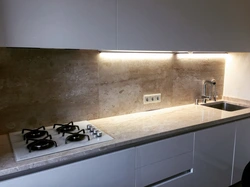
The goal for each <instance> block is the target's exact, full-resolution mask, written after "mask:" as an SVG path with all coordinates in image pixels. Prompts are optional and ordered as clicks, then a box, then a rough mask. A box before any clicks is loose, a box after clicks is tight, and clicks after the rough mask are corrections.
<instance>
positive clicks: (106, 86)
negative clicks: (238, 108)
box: [0, 48, 225, 134]
mask: <svg viewBox="0 0 250 187" xmlns="http://www.w3.org/2000/svg"><path fill="white" fill-rule="evenodd" d="M146 56H147V55H146ZM146 56H145V58H144V57H142V58H133V57H131V58H123V57H121V58H119V56H118V57H116V58H105V57H101V56H100V55H99V52H98V51H89V50H62V49H20V48H0V98H1V99H0V118H1V125H0V134H5V133H8V132H12V131H18V130H21V129H22V128H36V127H39V126H41V125H44V126H50V125H53V124H54V123H66V122H69V121H71V120H73V121H79V120H90V119H96V118H103V117H109V116H115V115H121V114H128V113H134V112H140V111H146V110H154V109H159V108H164V107H171V106H177V105H183V104H190V103H194V100H195V98H198V97H200V96H201V94H202V81H204V80H205V79H212V78H215V79H216V81H217V93H218V95H219V98H221V97H222V94H223V82H224V70H225V59H222V58H218V59H216V58H195V59H193V58H178V57H177V56H176V55H173V57H171V58H166V59H164V58H148V57H146ZM153 93H161V94H162V102H161V103H157V104H147V105H144V104H143V95H144V94H153Z"/></svg>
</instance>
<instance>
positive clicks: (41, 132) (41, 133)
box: [22, 126, 49, 140]
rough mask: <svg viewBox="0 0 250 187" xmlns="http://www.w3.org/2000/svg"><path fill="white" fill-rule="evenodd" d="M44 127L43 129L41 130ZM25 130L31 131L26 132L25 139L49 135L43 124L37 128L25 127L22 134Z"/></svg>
mask: <svg viewBox="0 0 250 187" xmlns="http://www.w3.org/2000/svg"><path fill="white" fill-rule="evenodd" d="M40 129H42V130H40ZM24 131H30V132H27V133H26V134H24V135H23V139H24V140H25V139H32V138H41V137H43V136H44V135H47V136H48V135H49V133H48V132H47V131H45V127H44V126H41V127H39V128H37V129H23V130H22V134H23V133H24Z"/></svg>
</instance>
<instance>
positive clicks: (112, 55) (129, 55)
mask: <svg viewBox="0 0 250 187" xmlns="http://www.w3.org/2000/svg"><path fill="white" fill-rule="evenodd" d="M172 56H173V54H172V53H169V52H120V51H119V52H113V51H111V52H101V53H100V57H101V58H109V59H170V58H172Z"/></svg>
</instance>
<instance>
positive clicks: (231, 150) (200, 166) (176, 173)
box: [0, 119, 250, 187]
mask: <svg viewBox="0 0 250 187" xmlns="http://www.w3.org/2000/svg"><path fill="white" fill-rule="evenodd" d="M249 134H250V119H244V120H239V121H235V122H231V123H227V124H225V125H220V126H216V127H212V128H207V129H204V130H201V131H197V132H195V133H188V134H184V135H180V136H175V137H172V138H167V139H164V140H160V141H156V142H152V143H148V144H144V145H141V146H137V147H135V148H129V149H125V150H122V151H117V152H114V153H110V154H106V155H102V156H98V157H94V158H91V159H87V160H83V161H79V162H75V163H72V164H68V165H64V166H60V167H56V168H53V169H48V170H44V171H40V172H36V173H33V174H29V175H25V176H21V177H17V178H14V179H9V180H5V181H2V182H0V186H1V187H12V186H21V187H22V186H25V187H33V186H36V187H44V186H60V187H64V186H65V187H68V186H74V187H78V186H79V187H82V186H84V187H106V186H107V187H118V186H119V187H133V186H136V187H144V186H146V187H149V186H150V187H228V186H230V185H231V184H234V183H236V182H238V181H240V179H241V175H242V172H243V169H244V167H245V166H246V164H247V163H248V162H249V161H250V147H249V146H248V142H250V136H249ZM232 174H233V175H232Z"/></svg>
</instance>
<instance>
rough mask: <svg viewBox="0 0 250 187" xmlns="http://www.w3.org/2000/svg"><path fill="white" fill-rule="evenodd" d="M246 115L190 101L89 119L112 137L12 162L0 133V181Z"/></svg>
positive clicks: (247, 113) (7, 143)
mask: <svg viewBox="0 0 250 187" xmlns="http://www.w3.org/2000/svg"><path fill="white" fill-rule="evenodd" d="M247 117H250V108H247V109H243V110H238V111H234V112H227V111H222V110H218V109H213V108H210V107H205V106H201V105H194V104H191V105H184V106H178V107H172V108H165V109H160V110H155V111H148V112H140V113H134V114H128V115H122V116H115V117H109V118H103V119H97V120H91V121H90V123H92V124H93V125H95V126H96V127H97V128H99V129H101V130H103V131H104V132H106V133H108V134H109V135H110V136H112V137H113V138H114V139H113V140H111V141H107V142H103V143H100V144H95V145H90V146H86V147H81V148H76V149H73V150H68V151H63V152H59V153H55V154H51V155H47V156H42V157H38V158H34V159H29V160H24V161H19V162H16V161H15V158H14V154H13V151H12V148H11V145H10V141H9V137H8V135H1V136H0V180H3V179H5V178H10V177H13V176H18V175H22V174H24V173H29V172H31V171H32V172H33V171H37V170H42V169H47V168H50V167H55V166H59V165H62V164H67V163H71V162H74V161H78V160H82V159H86V158H90V157H93V156H97V155H101V154H105V153H108V152H112V151H116V150H120V149H124V148H128V147H133V146H136V145H140V144H143V143H147V142H150V141H154V140H158V139H162V138H168V137H171V136H176V135H180V134H184V133H187V132H193V131H197V130H201V129H204V128H208V127H212V126H216V125H220V124H223V123H227V122H231V121H235V120H239V119H243V118H247Z"/></svg>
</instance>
